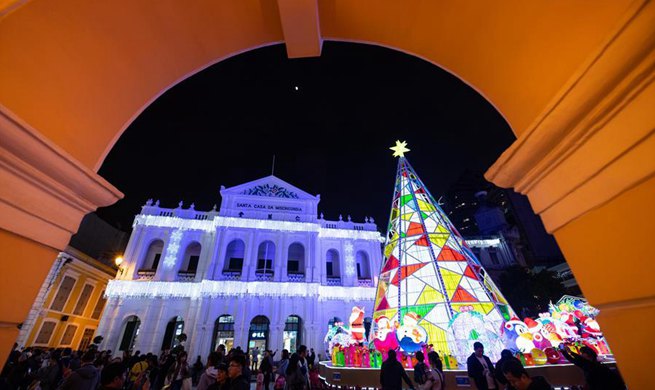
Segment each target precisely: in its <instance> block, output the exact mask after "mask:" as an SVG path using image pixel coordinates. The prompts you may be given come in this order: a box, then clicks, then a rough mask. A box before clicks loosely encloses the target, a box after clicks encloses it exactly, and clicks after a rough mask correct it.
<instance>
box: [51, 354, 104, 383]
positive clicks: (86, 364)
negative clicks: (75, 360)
mask: <svg viewBox="0 0 655 390" xmlns="http://www.w3.org/2000/svg"><path fill="white" fill-rule="evenodd" d="M94 360H95V353H93V351H89V352H87V353H85V354H84V356H82V366H81V367H80V368H78V369H77V370H75V371H73V373H72V374H70V375H69V376H68V378H66V380H65V381H64V383H62V384H61V386H59V389H60V390H68V389H70V390H96V388H97V387H98V382H99V381H100V375H99V373H98V369H97V368H96V367H95V366H94V365H93V361H94Z"/></svg>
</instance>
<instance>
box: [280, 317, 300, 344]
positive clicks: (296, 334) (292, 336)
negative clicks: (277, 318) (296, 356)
mask: <svg viewBox="0 0 655 390" xmlns="http://www.w3.org/2000/svg"><path fill="white" fill-rule="evenodd" d="M301 335H302V319H301V318H300V317H299V316H296V315H291V316H289V317H287V320H286V321H285V322H284V333H283V341H282V343H283V345H284V347H283V348H284V349H286V350H288V351H289V352H291V353H293V352H296V348H298V347H299V346H300V344H302V337H301Z"/></svg>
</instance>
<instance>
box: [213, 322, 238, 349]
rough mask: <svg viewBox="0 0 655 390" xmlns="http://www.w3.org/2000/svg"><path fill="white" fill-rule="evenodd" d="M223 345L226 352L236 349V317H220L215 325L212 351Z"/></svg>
mask: <svg viewBox="0 0 655 390" xmlns="http://www.w3.org/2000/svg"><path fill="white" fill-rule="evenodd" d="M221 344H223V345H224V346H225V350H226V351H229V350H231V349H232V348H233V347H234V317H232V316H231V315H228V314H224V315H222V316H220V317H218V318H217V319H216V322H215V323H214V335H213V336H212V351H216V349H217V348H218V346H219V345H221Z"/></svg>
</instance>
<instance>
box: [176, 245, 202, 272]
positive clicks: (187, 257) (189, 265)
mask: <svg viewBox="0 0 655 390" xmlns="http://www.w3.org/2000/svg"><path fill="white" fill-rule="evenodd" d="M201 250H202V247H201V246H200V244H199V243H197V242H195V241H194V242H192V243H190V244H189V245H187V247H186V250H185V251H184V257H183V258H182V265H181V266H180V271H181V272H186V273H190V274H195V273H196V271H197V270H198V262H199V261H200V251H201Z"/></svg>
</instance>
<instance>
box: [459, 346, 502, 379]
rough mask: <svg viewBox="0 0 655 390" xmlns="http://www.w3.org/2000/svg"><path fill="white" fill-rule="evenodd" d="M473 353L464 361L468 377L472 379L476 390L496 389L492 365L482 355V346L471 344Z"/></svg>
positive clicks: (486, 357) (487, 358)
mask: <svg viewBox="0 0 655 390" xmlns="http://www.w3.org/2000/svg"><path fill="white" fill-rule="evenodd" d="M473 350H474V351H475V352H474V353H472V354H471V356H469V358H468V359H466V367H467V369H468V376H469V377H471V378H472V379H473V381H474V382H475V386H476V387H477V389H478V390H491V389H497V388H498V385H497V384H496V379H495V377H494V365H493V364H492V363H491V360H489V357H488V356H485V354H484V345H482V343H481V342H478V341H476V342H475V343H474V344H473Z"/></svg>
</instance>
